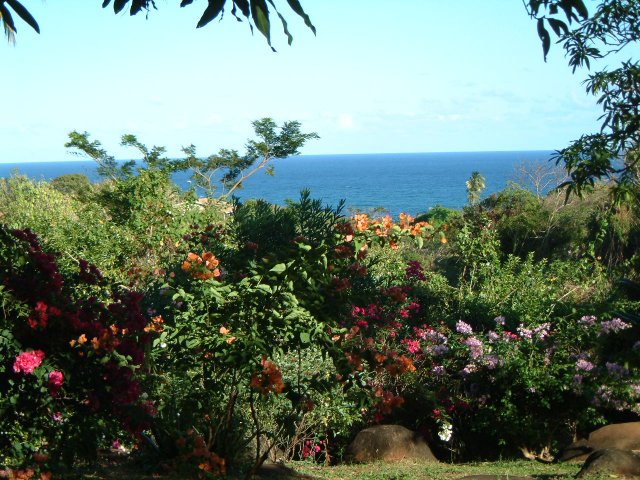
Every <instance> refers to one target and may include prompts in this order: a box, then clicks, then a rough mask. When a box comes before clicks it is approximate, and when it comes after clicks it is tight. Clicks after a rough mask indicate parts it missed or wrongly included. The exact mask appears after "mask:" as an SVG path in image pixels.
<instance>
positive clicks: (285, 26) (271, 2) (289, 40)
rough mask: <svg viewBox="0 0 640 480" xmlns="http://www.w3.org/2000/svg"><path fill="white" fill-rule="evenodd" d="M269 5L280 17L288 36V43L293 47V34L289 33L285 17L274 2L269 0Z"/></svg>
mask: <svg viewBox="0 0 640 480" xmlns="http://www.w3.org/2000/svg"><path fill="white" fill-rule="evenodd" d="M269 3H270V4H271V6H272V7H273V9H274V10H275V11H276V13H277V14H278V17H280V22H282V29H283V30H284V34H285V35H286V36H287V43H288V44H289V45H291V43H292V42H293V35H291V32H289V27H288V25H287V21H286V20H285V19H284V17H283V16H282V15H281V14H280V12H279V11H278V9H277V8H276V6H275V5H274V4H273V0H269Z"/></svg>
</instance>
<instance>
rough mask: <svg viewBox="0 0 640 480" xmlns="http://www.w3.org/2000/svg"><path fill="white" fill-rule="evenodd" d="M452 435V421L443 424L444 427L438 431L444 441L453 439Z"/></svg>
mask: <svg viewBox="0 0 640 480" xmlns="http://www.w3.org/2000/svg"><path fill="white" fill-rule="evenodd" d="M452 436H453V426H452V425H451V424H450V423H444V424H443V425H442V428H441V429H440V431H439V432H438V437H440V440H442V441H443V442H448V441H449V440H451V437H452Z"/></svg>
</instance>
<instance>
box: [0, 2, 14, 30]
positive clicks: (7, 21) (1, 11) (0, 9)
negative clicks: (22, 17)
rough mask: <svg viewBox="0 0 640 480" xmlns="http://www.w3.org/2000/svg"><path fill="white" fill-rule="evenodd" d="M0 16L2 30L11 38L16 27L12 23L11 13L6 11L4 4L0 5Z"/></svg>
mask: <svg viewBox="0 0 640 480" xmlns="http://www.w3.org/2000/svg"><path fill="white" fill-rule="evenodd" d="M0 16H1V17H2V22H3V23H4V29H5V32H6V33H7V36H10V38H12V37H13V35H12V34H13V33H15V32H16V31H17V30H16V25H15V24H14V23H13V18H12V17H11V12H9V10H7V7H5V6H4V3H0Z"/></svg>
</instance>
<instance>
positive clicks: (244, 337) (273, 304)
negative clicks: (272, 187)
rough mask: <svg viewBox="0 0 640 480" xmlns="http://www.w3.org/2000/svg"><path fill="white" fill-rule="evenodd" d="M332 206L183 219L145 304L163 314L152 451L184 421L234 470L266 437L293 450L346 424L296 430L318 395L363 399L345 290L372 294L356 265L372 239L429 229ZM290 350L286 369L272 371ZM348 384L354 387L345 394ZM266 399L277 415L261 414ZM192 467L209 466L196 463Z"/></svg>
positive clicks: (171, 443) (250, 207)
mask: <svg viewBox="0 0 640 480" xmlns="http://www.w3.org/2000/svg"><path fill="white" fill-rule="evenodd" d="M340 209H341V207H340V206H339V207H338V208H337V209H332V208H329V207H323V206H322V205H321V203H320V202H319V201H317V200H311V199H310V198H309V194H308V192H303V194H302V196H301V198H300V200H299V201H298V202H295V203H293V202H292V203H290V204H289V205H288V206H286V207H277V206H273V205H270V204H267V203H265V202H260V201H258V202H249V203H247V204H244V205H241V204H236V206H235V209H234V215H233V220H232V221H231V222H229V223H228V224H226V225H218V226H208V227H206V228H197V227H194V231H193V232H192V233H191V234H189V235H187V236H185V237H184V240H183V243H182V245H181V246H180V247H178V248H179V249H181V250H182V252H183V261H182V263H181V264H180V265H179V266H178V268H176V269H175V270H174V271H171V272H168V273H167V275H166V283H165V284H164V285H162V286H160V287H159V290H158V292H159V295H158V297H157V298H156V299H154V301H153V307H152V308H154V309H155V310H157V312H158V313H160V314H161V315H162V317H163V318H164V323H163V331H162V333H161V334H160V336H159V338H158V339H157V340H156V341H155V346H156V347H157V348H155V349H154V364H155V368H156V374H157V377H158V380H159V382H158V385H159V387H158V392H157V393H158V395H159V396H160V397H161V398H163V399H165V400H166V401H162V402H161V403H160V406H159V412H158V417H157V419H156V420H157V421H156V423H155V425H154V429H155V430H154V437H155V439H156V441H157V443H158V446H159V448H161V449H163V448H164V451H165V452H168V453H171V452H173V453H174V454H177V453H178V452H177V450H176V448H175V441H176V440H175V439H176V438H179V436H180V435H183V433H184V432H185V431H188V430H190V429H194V431H196V432H197V434H198V435H201V436H202V437H203V439H204V441H205V443H206V444H207V445H208V446H209V448H210V450H211V451H213V452H215V455H216V457H212V458H214V459H215V462H218V458H223V459H225V460H226V462H227V463H226V464H225V465H226V467H227V468H231V469H234V468H240V466H241V465H243V464H244V465H246V463H247V462H246V460H247V458H246V453H247V452H248V451H249V452H252V453H251V461H250V462H249V463H250V465H251V466H253V467H254V468H256V467H257V466H259V465H260V464H261V463H262V462H263V461H264V460H265V459H266V458H267V456H268V455H269V450H270V449H271V448H273V447H274V446H275V445H277V444H280V443H283V442H284V443H287V441H289V442H290V440H291V438H299V442H297V444H296V442H294V445H290V448H289V449H290V451H297V452H298V455H301V456H303V457H304V456H305V453H307V452H306V451H305V447H304V443H303V440H304V441H309V440H310V438H309V436H311V437H312V438H313V439H316V440H318V441H320V440H322V441H325V440H326V437H327V436H328V435H330V434H335V431H336V430H341V429H342V430H344V426H345V425H348V424H349V423H350V422H353V421H354V419H353V418H354V415H353V411H351V412H348V411H345V410H346V409H345V410H343V411H344V415H343V416H337V417H335V418H334V419H327V420H326V421H325V422H324V423H323V422H317V421H316V424H317V425H318V428H320V427H321V430H323V431H315V432H312V431H305V432H301V431H300V429H299V428H298V429H296V428H297V427H296V425H299V424H300V422H301V421H302V419H303V418H306V419H307V420H310V419H311V415H309V411H310V410H312V409H313V408H314V407H315V406H316V404H317V403H320V404H322V399H321V398H319V396H320V397H321V396H322V395H323V394H324V395H327V394H329V393H333V394H335V393H336V392H337V391H338V390H342V391H343V392H349V391H351V392H352V393H347V395H353V397H348V398H350V400H349V399H347V400H337V401H334V403H333V404H334V405H336V403H339V402H341V401H342V402H344V403H348V404H349V405H350V406H351V409H352V410H355V411H356V412H357V411H359V409H360V407H361V406H362V405H364V404H366V403H367V402H370V401H369V400H368V399H367V398H368V395H367V394H366V391H369V390H371V388H370V387H371V386H370V385H367V384H366V382H365V381H364V378H365V377H364V375H363V372H361V371H360V369H359V368H358V366H357V363H356V362H355V360H354V359H355V357H354V356H353V355H352V353H351V352H350V351H348V350H345V349H344V344H343V342H342V339H343V338H344V336H348V335H349V331H348V328H347V326H346V325H345V323H344V322H343V319H345V318H347V317H348V316H349V315H350V311H351V305H352V303H353V301H354V298H355V297H357V296H367V295H370V294H371V293H374V294H375V292H374V291H372V290H371V289H370V287H369V285H371V284H372V280H371V279H370V278H369V276H368V274H367V270H366V268H365V266H364V264H363V263H362V262H363V260H364V258H365V257H366V252H367V249H368V246H369V245H371V244H372V243H384V244H387V245H389V244H390V245H392V246H393V245H394V244H397V243H398V242H401V241H402V239H403V238H409V237H410V238H412V239H416V241H417V242H419V243H421V242H423V241H424V237H423V236H425V235H431V230H430V229H429V228H428V225H426V224H423V225H417V226H410V225H409V223H408V222H405V223H406V224H405V223H403V224H402V225H395V224H393V222H392V221H391V219H390V218H386V219H381V220H369V219H367V221H366V222H364V219H362V218H361V219H360V220H361V222H360V223H359V224H358V223H357V222H356V223H355V224H353V225H352V224H351V223H350V222H349V221H348V220H346V219H345V218H343V217H342V216H341V214H340ZM365 223H366V225H365ZM318 354H321V355H322V357H323V358H326V359H328V360H330V362H331V364H332V366H331V367H329V366H325V367H324V368H320V369H315V371H313V372H310V371H306V370H305V371H304V372H303V371H302V368H303V362H302V358H303V357H304V358H305V359H307V358H311V357H313V356H314V355H318ZM295 358H298V359H299V361H298V366H297V368H298V372H297V374H296V373H294V372H290V371H287V372H283V368H282V367H283V365H284V364H285V363H289V364H290V363H293V362H294V361H295ZM276 362H279V363H276ZM327 371H332V372H333V373H332V374H331V376H327V375H326V372H327ZM178 377H182V379H188V381H185V380H180V378H178ZM176 385H180V387H178V388H176ZM350 387H357V388H355V389H351V388H350ZM358 389H361V390H360V391H361V392H364V393H363V394H360V395H358V394H357V393H353V392H355V391H357V390H358ZM374 393H375V392H374ZM273 397H277V398H278V399H279V400H278V401H279V407H278V408H279V411H280V413H279V414H278V415H279V418H280V420H281V422H282V423H278V422H273V418H274V415H272V413H270V412H273V409H272V407H273ZM376 401H377V400H376ZM327 408H328V409H332V408H333V407H331V406H327ZM336 408H337V409H338V410H339V408H338V407H336ZM334 411H336V409H334ZM178 414H179V415H178ZM269 424H270V425H271V428H266V426H267V425H269ZM286 438H288V439H289V440H286ZM314 445H316V444H314ZM314 451H315V449H314ZM197 467H198V468H200V469H201V470H204V471H211V470H212V469H214V466H213V465H212V464H211V463H207V462H200V463H199V464H198V465H197Z"/></svg>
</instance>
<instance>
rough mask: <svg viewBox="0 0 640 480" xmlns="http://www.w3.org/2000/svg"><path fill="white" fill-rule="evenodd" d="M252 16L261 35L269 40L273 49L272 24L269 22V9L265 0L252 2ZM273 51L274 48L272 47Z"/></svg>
mask: <svg viewBox="0 0 640 480" xmlns="http://www.w3.org/2000/svg"><path fill="white" fill-rule="evenodd" d="M250 7H251V16H252V17H253V23H255V25H256V27H258V30H260V33H262V35H264V37H265V38H266V39H267V43H268V44H269V46H270V47H271V23H270V22H269V9H268V8H267V2H266V1H265V0H251V2H250ZM271 49H272V50H273V47H271Z"/></svg>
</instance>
